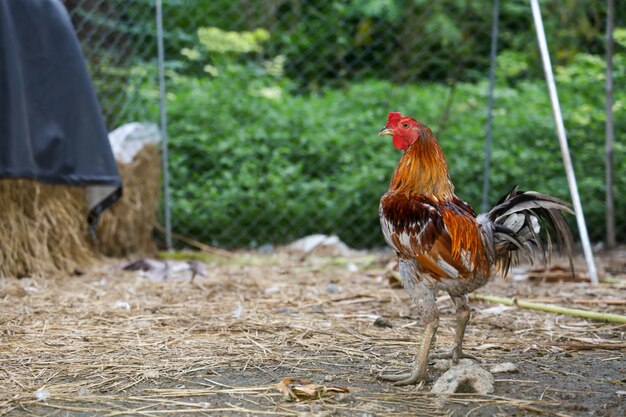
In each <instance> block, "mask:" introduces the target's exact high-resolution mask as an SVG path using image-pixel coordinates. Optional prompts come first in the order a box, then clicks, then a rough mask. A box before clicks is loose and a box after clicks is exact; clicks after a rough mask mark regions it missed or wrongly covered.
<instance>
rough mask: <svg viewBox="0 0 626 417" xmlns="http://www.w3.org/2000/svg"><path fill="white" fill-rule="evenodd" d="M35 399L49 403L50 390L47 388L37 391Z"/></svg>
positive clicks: (34, 395)
mask: <svg viewBox="0 0 626 417" xmlns="http://www.w3.org/2000/svg"><path fill="white" fill-rule="evenodd" d="M33 397H35V398H36V399H37V400H39V401H43V402H47V401H48V399H49V398H50V390H48V388H46V387H41V388H39V389H38V390H37V391H35V393H34V394H33Z"/></svg>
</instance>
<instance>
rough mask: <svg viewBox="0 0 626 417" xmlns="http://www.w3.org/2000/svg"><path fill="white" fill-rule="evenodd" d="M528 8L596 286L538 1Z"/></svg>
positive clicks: (581, 236)
mask: <svg viewBox="0 0 626 417" xmlns="http://www.w3.org/2000/svg"><path fill="white" fill-rule="evenodd" d="M530 6H531V8H532V11H533V19H534V21H535V29H536V30H537V42H538V43H539V50H540V52H541V60H542V61H543V70H544V72H545V74H546V83H547V84H548V91H549V93H550V102H551V103H552V114H553V115H554V122H555V123H556V131H557V134H558V136H559V143H560V144H561V154H562V155H563V164H564V165H565V172H566V173H567V182H568V184H569V191H570V194H571V196H572V203H573V204H574V212H575V213H576V221H577V222H578V232H579V233H580V240H581V242H582V245H583V251H584V252H585V260H586V262H587V270H588V271H589V278H590V279H591V282H592V283H593V284H597V283H598V273H597V272H596V265H595V263H594V260H593V253H592V251H591V243H590V242H589V234H588V233H587V225H586V224H585V216H584V214H583V207H582V205H581V203H580V196H579V195H578V186H577V185H576V176H575V175H574V167H573V166H572V159H571V157H570V154H569V147H568V145H567V136H566V135H565V125H564V124H563V115H562V114H561V105H560V104H559V97H558V96H557V94H556V84H555V83H554V74H553V73H552V63H551V62H550V54H549V53H548V43H547V41H546V33H545V31H544V29H543V20H542V19H541V10H540V9H539V1H538V0H530Z"/></svg>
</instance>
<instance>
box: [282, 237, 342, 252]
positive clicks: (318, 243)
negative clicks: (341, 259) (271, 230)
mask: <svg viewBox="0 0 626 417" xmlns="http://www.w3.org/2000/svg"><path fill="white" fill-rule="evenodd" d="M287 249H288V250H290V251H294V252H301V253H303V254H304V255H308V254H309V253H311V252H313V251H315V252H316V253H317V252H320V253H319V254H320V255H327V256H350V255H351V254H352V250H351V249H350V248H349V247H348V245H346V244H345V243H343V242H342V241H341V240H340V239H339V237H338V236H335V235H332V236H328V235H322V234H316V235H309V236H306V237H303V238H302V239H298V240H296V241H295V242H293V243H291V244H289V245H288V246H287Z"/></svg>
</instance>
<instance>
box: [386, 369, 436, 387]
mask: <svg viewBox="0 0 626 417" xmlns="http://www.w3.org/2000/svg"><path fill="white" fill-rule="evenodd" d="M378 379H382V380H383V381H389V382H393V383H394V384H393V385H395V386H397V387H402V386H404V385H413V384H416V383H418V382H422V381H423V382H426V381H430V378H429V377H428V375H427V374H426V375H420V374H419V373H417V372H405V373H402V374H389V375H384V374H380V375H378Z"/></svg>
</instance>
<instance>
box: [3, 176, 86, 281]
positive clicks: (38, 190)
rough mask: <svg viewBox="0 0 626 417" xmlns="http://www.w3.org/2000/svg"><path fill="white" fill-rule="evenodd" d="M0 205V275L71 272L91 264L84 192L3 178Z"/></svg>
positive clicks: (81, 189) (63, 186)
mask: <svg viewBox="0 0 626 417" xmlns="http://www.w3.org/2000/svg"><path fill="white" fill-rule="evenodd" d="M0 206H1V207H2V220H1V221H0V276H3V277H16V276H17V277H23V276H37V275H43V274H58V273H71V272H73V271H75V270H76V269H77V268H79V267H84V266H86V265H88V264H89V263H91V262H92V261H93V260H94V258H95V254H94V251H93V248H92V247H91V245H90V243H89V239H88V236H87V222H86V221H85V219H86V218H87V207H86V204H85V191H84V189H83V188H81V187H71V186H66V185H56V184H44V183H39V182H37V181H33V180H27V179H6V180H2V181H0Z"/></svg>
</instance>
